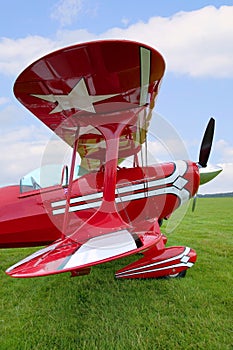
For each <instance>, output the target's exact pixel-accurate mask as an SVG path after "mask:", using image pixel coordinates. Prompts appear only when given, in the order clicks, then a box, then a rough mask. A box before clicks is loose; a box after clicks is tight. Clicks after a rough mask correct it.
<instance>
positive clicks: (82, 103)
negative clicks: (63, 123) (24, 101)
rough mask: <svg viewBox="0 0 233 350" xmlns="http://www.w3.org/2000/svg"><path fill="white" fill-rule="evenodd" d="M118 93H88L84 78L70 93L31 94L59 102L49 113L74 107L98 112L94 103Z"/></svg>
mask: <svg viewBox="0 0 233 350" xmlns="http://www.w3.org/2000/svg"><path fill="white" fill-rule="evenodd" d="M117 95H119V94H111V95H95V96H91V95H89V93H88V90H87V86H86V83H85V81H84V79H83V78H82V79H81V80H79V82H78V83H77V84H76V85H75V86H74V87H73V89H72V90H71V91H70V92H69V94H68V95H52V94H50V95H34V94H31V96H34V97H37V98H40V99H42V100H45V101H48V102H53V103H56V102H57V106H56V107H55V108H54V109H53V110H52V111H51V112H50V113H49V114H53V113H58V112H62V111H65V110H69V109H72V108H75V109H79V110H83V111H87V112H92V113H96V111H95V108H94V106H93V103H95V102H99V101H103V100H106V99H108V98H111V97H114V96H117Z"/></svg>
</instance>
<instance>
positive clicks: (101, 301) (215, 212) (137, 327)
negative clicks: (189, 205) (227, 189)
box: [0, 198, 233, 350]
mask: <svg viewBox="0 0 233 350" xmlns="http://www.w3.org/2000/svg"><path fill="white" fill-rule="evenodd" d="M232 234H233V198H218V199H206V198H200V199H199V200H198V203H197V208H196V211H195V213H194V214H193V213H191V211H190V210H189V211H188V212H187V214H186V216H185V218H184V219H183V221H182V223H181V224H180V226H179V227H178V228H177V229H176V231H175V232H173V233H172V234H171V235H169V236H168V245H180V244H181V245H187V246H191V247H192V248H194V249H195V250H196V251H197V253H198V260H197V263H196V265H195V266H194V267H193V268H192V269H190V270H189V271H188V273H187V275H186V278H184V279H170V280H152V279H151V280H149V279H148V280H115V279H114V272H115V271H116V270H117V269H119V268H121V267H123V266H124V265H125V264H127V263H129V262H130V261H132V260H134V259H135V257H129V258H127V259H124V260H118V261H114V262H112V263H108V264H105V265H102V266H96V267H95V268H93V270H92V272H91V274H90V275H88V276H83V277H77V278H70V277H69V274H61V275H57V276H51V277H44V278H38V279H12V278H10V277H8V276H6V275H5V273H4V271H5V269H6V268H7V267H9V266H10V265H12V264H14V263H15V262H16V261H18V260H19V259H21V258H23V257H25V256H26V255H28V254H29V253H31V252H32V251H34V250H35V249H18V250H17V249H15V250H14V249H10V250H1V251H0V285H1V287H0V350H5V349H6V350H15V349H17V350H29V349H30V350H34V349H35V350H56V349H62V350H74V349H87V350H94V349H98V350H111V349H114V350H120V349H125V350H129V349H130V350H134V349H135V350H136V349H139V350H150V349H151V350H155V349H164V350H166V349H168V350H171V349H195V350H196V349H205V350H215V349H222V350H228V349H229V350H230V349H233V317H232V315H233V303H232V301H233V283H232V281H233V268H232V260H233V248H232V246H233V244H232V243H233V236H232Z"/></svg>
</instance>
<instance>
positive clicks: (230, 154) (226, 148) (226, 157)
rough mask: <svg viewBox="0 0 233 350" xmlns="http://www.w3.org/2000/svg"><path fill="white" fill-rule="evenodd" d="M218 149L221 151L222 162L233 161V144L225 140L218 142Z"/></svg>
mask: <svg viewBox="0 0 233 350" xmlns="http://www.w3.org/2000/svg"><path fill="white" fill-rule="evenodd" d="M215 147H216V151H217V152H218V153H219V157H220V159H221V162H233V146H232V145H230V144H229V143H228V142H227V141H225V140H222V139H221V140H218V141H217V142H216V146H215Z"/></svg>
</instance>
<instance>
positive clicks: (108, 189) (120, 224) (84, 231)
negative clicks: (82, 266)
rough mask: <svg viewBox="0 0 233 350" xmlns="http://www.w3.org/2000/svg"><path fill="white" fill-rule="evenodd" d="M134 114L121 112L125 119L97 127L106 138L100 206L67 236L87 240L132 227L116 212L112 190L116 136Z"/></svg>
mask: <svg viewBox="0 0 233 350" xmlns="http://www.w3.org/2000/svg"><path fill="white" fill-rule="evenodd" d="M135 117H136V116H135V113H133V112H132V113H129V114H128V115H127V114H126V115H124V119H122V120H121V121H119V122H117V123H116V122H113V123H102V124H100V125H98V126H96V128H97V129H98V130H99V131H100V132H101V134H102V135H103V137H104V139H105V141H106V156H105V168H104V184H103V200H102V203H101V205H100V207H99V209H98V210H97V211H96V212H95V213H94V214H93V215H92V216H91V217H90V218H89V219H88V220H87V221H85V222H83V224H82V225H81V226H79V227H78V228H77V229H76V230H75V231H74V232H73V233H72V234H71V235H70V236H69V237H70V238H71V239H72V240H74V241H76V242H77V241H78V242H82V241H86V240H87V238H88V239H90V238H93V237H95V236H98V235H100V234H101V235H103V234H107V233H109V232H115V231H120V230H127V229H130V228H131V226H130V225H129V224H127V223H126V222H125V221H123V219H122V218H121V216H120V215H119V214H118V211H117V208H116V203H115V191H116V177H117V165H118V150H119V138H120V136H121V133H122V131H123V129H124V128H125V126H126V125H128V124H130V122H131V123H132V121H133V120H134V119H135ZM78 134H79V131H78V130H77V140H76V141H75V144H74V147H73V155H72V163H71V173H70V178H69V187H68V193H67V202H66V211H65V216H64V222H63V233H64V235H65V232H66V227H67V224H68V217H69V206H70V196H71V193H72V180H73V172H74V165H75V157H76V154H77V152H76V150H77V146H78Z"/></svg>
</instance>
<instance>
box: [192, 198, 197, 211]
mask: <svg viewBox="0 0 233 350" xmlns="http://www.w3.org/2000/svg"><path fill="white" fill-rule="evenodd" d="M196 204H197V195H195V196H194V197H193V205H192V212H194V210H195V208H196Z"/></svg>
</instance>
